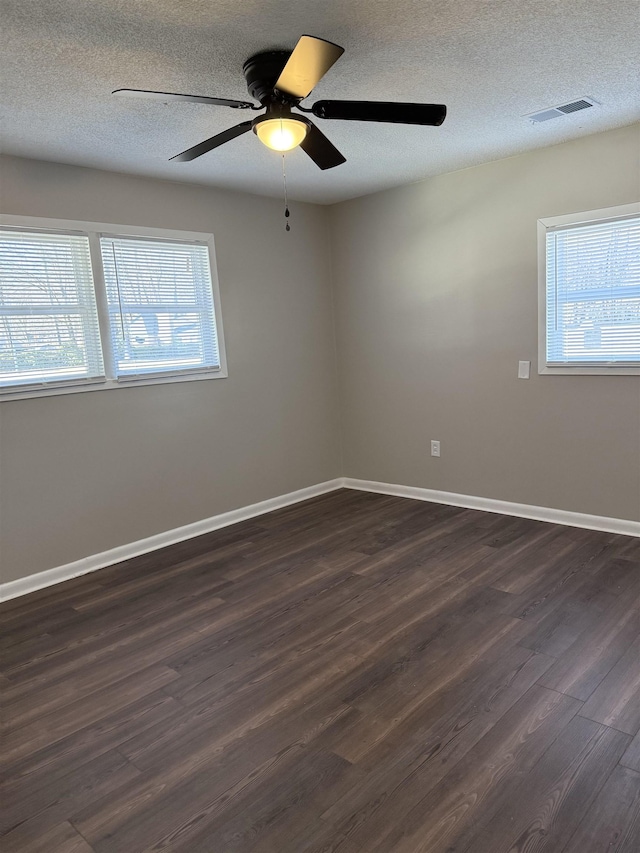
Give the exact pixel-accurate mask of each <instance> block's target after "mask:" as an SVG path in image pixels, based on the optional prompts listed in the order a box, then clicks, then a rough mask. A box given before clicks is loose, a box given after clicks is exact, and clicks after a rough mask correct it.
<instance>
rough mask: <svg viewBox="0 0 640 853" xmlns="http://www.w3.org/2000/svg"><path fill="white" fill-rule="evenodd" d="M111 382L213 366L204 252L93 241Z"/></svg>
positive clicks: (190, 246)
mask: <svg viewBox="0 0 640 853" xmlns="http://www.w3.org/2000/svg"><path fill="white" fill-rule="evenodd" d="M100 243H101V249H102V260H103V267H104V275H105V285H106V290H107V301H108V305H109V320H110V327H111V340H112V345H113V350H114V363H115V365H116V373H117V375H118V377H119V378H126V377H127V376H139V375H144V374H154V373H162V372H173V373H175V372H183V371H194V370H195V371H197V370H206V369H216V368H218V367H219V366H220V357H219V352H218V340H217V335H216V327H215V317H214V306H213V296H212V286H211V270H210V266H209V250H208V247H207V246H206V245H202V244H194V243H178V242H172V241H164V240H152V239H148V240H147V239H135V238H127V237H107V236H103V237H101V240H100Z"/></svg>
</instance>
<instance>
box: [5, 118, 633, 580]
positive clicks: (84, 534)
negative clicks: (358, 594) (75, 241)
mask: <svg viewBox="0 0 640 853" xmlns="http://www.w3.org/2000/svg"><path fill="white" fill-rule="evenodd" d="M639 157H640V127H638V126H637V125H636V126H634V127H630V128H623V129H621V130H616V131H612V132H610V133H605V134H599V135H596V136H591V137H586V138H583V139H581V140H578V141H575V142H570V143H566V144H564V145H559V146H555V147H552V148H546V149H541V150H539V151H535V152H532V153H528V154H524V155H522V156H519V157H514V158H511V159H508V160H502V161H499V162H496V163H490V164H487V165H484V166H478V167H475V168H472V169H467V170H464V171H460V172H455V173H452V174H448V175H443V176H441V177H438V178H433V179H430V180H428V181H425V182H422V183H419V184H414V185H411V186H408V187H403V188H399V189H396V190H390V191H387V192H384V193H380V194H377V195H374V196H368V197H366V198H362V199H359V200H356V201H353V202H347V203H345V204H341V205H337V206H335V207H334V208H320V207H316V206H313V205H301V204H296V205H295V206H294V208H293V225H292V227H293V230H292V232H291V233H290V234H289V235H287V234H285V232H284V230H283V227H282V205H281V203H280V202H278V201H274V200H269V199H265V198H260V197H253V196H247V195H241V194H236V193H227V192H218V191H214V190H211V189H205V188H201V187H197V186H191V185H185V184H178V183H175V184H173V183H169V182H164V181H155V180H150V179H144V178H132V177H128V176H125V175H118V174H112V173H107V172H100V171H96V170H90V169H84V168H76V167H71V166H62V165H56V164H52V163H39V162H36V161H30V160H20V159H18V158H9V157H7V158H3V160H2V176H3V184H2V189H3V192H2V207H3V211H4V212H10V213H16V214H22V215H30V216H45V217H56V218H67V219H80V220H88V221H101V222H112V223H117V224H124V225H127V224H132V225H148V226H155V227H161V228H175V229H185V230H193V231H211V232H213V233H214V234H215V237H216V247H217V256H218V272H219V277H220V286H221V296H222V308H223V317H224V329H225V336H226V340H227V357H228V361H229V378H228V379H222V380H212V381H206V382H190V383H182V384H173V385H160V386H148V387H141V388H123V389H117V390H113V391H97V392H89V393H83V394H75V395H73V394H72V395H66V396H59V397H49V398H39V399H31V400H23V401H12V402H8V403H2V404H0V419H1V421H2V433H1V442H0V475H1V482H0V485H1V488H2V491H1V493H0V495H1V498H2V504H1V507H0V509H1V513H0V515H1V523H2V529H1V531H0V535H1V537H2V558H3V566H4V570H3V577H2V580H5V581H6V580H12V579H14V578H18V577H22V576H26V575H29V574H31V573H34V572H38V571H42V570H44V569H48V568H52V567H54V566H59V565H62V564H64V563H67V562H70V561H73V560H77V559H79V558H81V557H84V556H87V555H90V554H95V553H98V552H100V551H103V550H106V549H108V548H112V547H114V546H116V545H121V544H126V543H129V542H133V541H135V540H137V539H141V538H143V537H146V536H150V535H152V534H154V533H160V532H163V531H165V530H169V529H171V528H174V527H177V526H180V525H183V524H187V523H189V522H193V521H198V520H199V519H202V518H207V517H209V516H211V515H214V514H216V513H220V512H224V511H226V510H229V509H233V508H236V507H240V506H244V505H246V504H250V503H254V502H256V501H259V500H263V499H265V498H269V497H272V496H275V495H280V494H283V493H286V492H289V491H292V490H294V489H298V488H302V487H304V486H308V485H312V484H314V483H318V482H322V481H324V480H328V479H331V478H333V477H336V476H339V475H341V474H344V475H346V476H350V477H358V478H363V479H367V480H380V481H383V482H388V483H399V484H404V485H414V486H423V487H427V488H432V489H441V490H445V491H450V492H458V493H462V494H468V495H476V496H484V497H490V498H497V499H502V500H508V501H516V502H522V503H530V504H534V505H539V506H548V507H557V508H560V509H565V510H573V511H577V512H587V513H594V514H597V515H605V516H613V517H619V518H626V519H636V520H638V519H640V380H639V379H638V378H637V377H624V376H611V377H601V376H538V375H537V373H536V372H535V362H536V356H537V269H536V267H537V257H536V220H537V219H538V218H540V217H545V216H555V215H560V214H563V213H569V212H574V211H581V210H590V209H595V208H600V207H608V206H612V205H617V204H624V203H628V202H631V201H637V199H638V197H639V196H640V166H639ZM329 237H330V238H331V245H330V244H329ZM331 280H333V300H334V317H335V328H336V331H337V336H338V365H339V372H338V379H339V389H337V388H336V363H335V347H334V343H335V342H334V323H333V321H332V294H331V286H330V283H331ZM519 359H526V360H530V361H531V362H532V368H534V369H533V372H532V378H531V379H530V380H529V381H522V380H518V379H517V378H516V373H517V363H518V360H519ZM338 390H339V400H338ZM339 413H340V414H339ZM340 421H341V428H340V426H339V422H340ZM340 433H341V434H342V445H343V453H344V462H342V461H341V452H340V441H339V437H340ZM431 438H436V439H440V441H441V442H442V457H441V458H440V459H432V458H431V457H430V456H429V440H430V439H431Z"/></svg>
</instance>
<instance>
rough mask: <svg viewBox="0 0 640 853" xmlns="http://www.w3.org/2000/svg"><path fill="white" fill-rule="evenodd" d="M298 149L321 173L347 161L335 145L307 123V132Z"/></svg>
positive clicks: (313, 125)
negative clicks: (309, 158)
mask: <svg viewBox="0 0 640 853" xmlns="http://www.w3.org/2000/svg"><path fill="white" fill-rule="evenodd" d="M300 148H302V150H303V151H304V153H305V154H307V155H308V156H309V157H311V159H312V160H313V162H314V163H315V164H316V166H318V168H320V169H322V170H323V171H324V170H325V169H333V167H334V166H339V165H340V164H341V163H346V161H347V158H346V157H343V156H342V154H341V153H340V152H339V151H338V149H337V148H336V147H335V145H334V144H333V143H332V142H330V141H329V140H328V139H327V137H326V136H325V135H324V133H322V131H321V130H318V128H317V127H316V126H315V124H312V122H309V132H308V133H307V135H306V136H305V138H304V139H303V140H302V142H301V143H300Z"/></svg>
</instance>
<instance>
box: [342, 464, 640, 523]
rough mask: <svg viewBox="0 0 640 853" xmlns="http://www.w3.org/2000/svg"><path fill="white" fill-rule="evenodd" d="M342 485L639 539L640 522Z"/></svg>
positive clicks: (410, 489) (367, 484) (360, 483)
mask: <svg viewBox="0 0 640 853" xmlns="http://www.w3.org/2000/svg"><path fill="white" fill-rule="evenodd" d="M342 485H343V486H344V488H346V489H357V490H359V491H362V492H376V493H377V494H381V495H395V496H397V497H400V498H413V499H414V500H418V501H431V502H432V503H437V504H449V505H450V506H462V507H465V508H466V509H479V510H482V511H483V512H497V513H499V514H500V515H516V516H518V517H520V518H532V519H534V520H535V521H549V522H551V523H552V524H564V525H566V526H568V527H584V528H586V529H587V530H602V531H604V532H606V533H622V534H623V535H624V536H640V521H631V520H627V519H625V518H607V517H606V516H603V515H588V514H587V513H583V512H569V511H568V510H564V509H551V508H550V507H545V506H532V505H531V504H518V503H512V502H511V501H499V500H495V499H494V498H478V497H474V496H473V495H457V494H456V493H455V492H439V491H437V490H435V489H422V488H419V487H418V486H396V485H393V484H391V483H376V482H374V481H373V480H354V479H352V478H350V477H346V478H345V479H344V480H343V481H342Z"/></svg>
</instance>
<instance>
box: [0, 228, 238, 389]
mask: <svg viewBox="0 0 640 853" xmlns="http://www.w3.org/2000/svg"><path fill="white" fill-rule="evenodd" d="M30 222H33V223H34V227H28V226H27V225H26V224H25V223H30ZM0 223H2V227H0V395H1V396H2V397H3V398H4V399H7V398H11V397H13V398H15V397H20V396H33V395H40V394H49V393H64V392H68V391H74V390H83V389H84V390H88V389H89V387H90V388H113V387H117V386H118V385H122V384H126V383H129V384H135V383H136V382H137V383H149V382H170V381H179V380H182V379H201V378H207V377H212V376H224V375H226V374H225V362H224V348H223V345H222V340H221V327H220V325H219V322H218V323H217V322H216V319H217V318H216V307H217V306H218V305H219V303H218V293H217V283H216V282H215V280H214V278H213V276H212V261H211V258H212V252H213V243H212V241H211V236H210V235H207V234H202V235H199V234H189V233H186V232H167V231H160V230H159V229H148V230H147V229H132V230H133V231H134V232H135V233H134V234H132V235H131V236H129V235H126V234H125V235H120V234H117V235H116V233H115V229H116V226H113V228H114V233H106V231H105V229H107V228H109V227H110V226H94V229H95V230H92V229H91V224H90V223H72V222H66V221H62V220H58V221H55V220H32V219H30V218H28V217H8V216H0ZM14 223H15V224H14ZM48 223H51V226H52V227H51V228H49V229H47V228H46V227H44V226H45V225H46V224H48ZM54 223H55V227H53V226H54ZM62 226H67V227H68V230H64V229H63V228H62ZM200 238H202V239H200ZM214 269H215V267H214ZM218 319H219V318H218Z"/></svg>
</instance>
